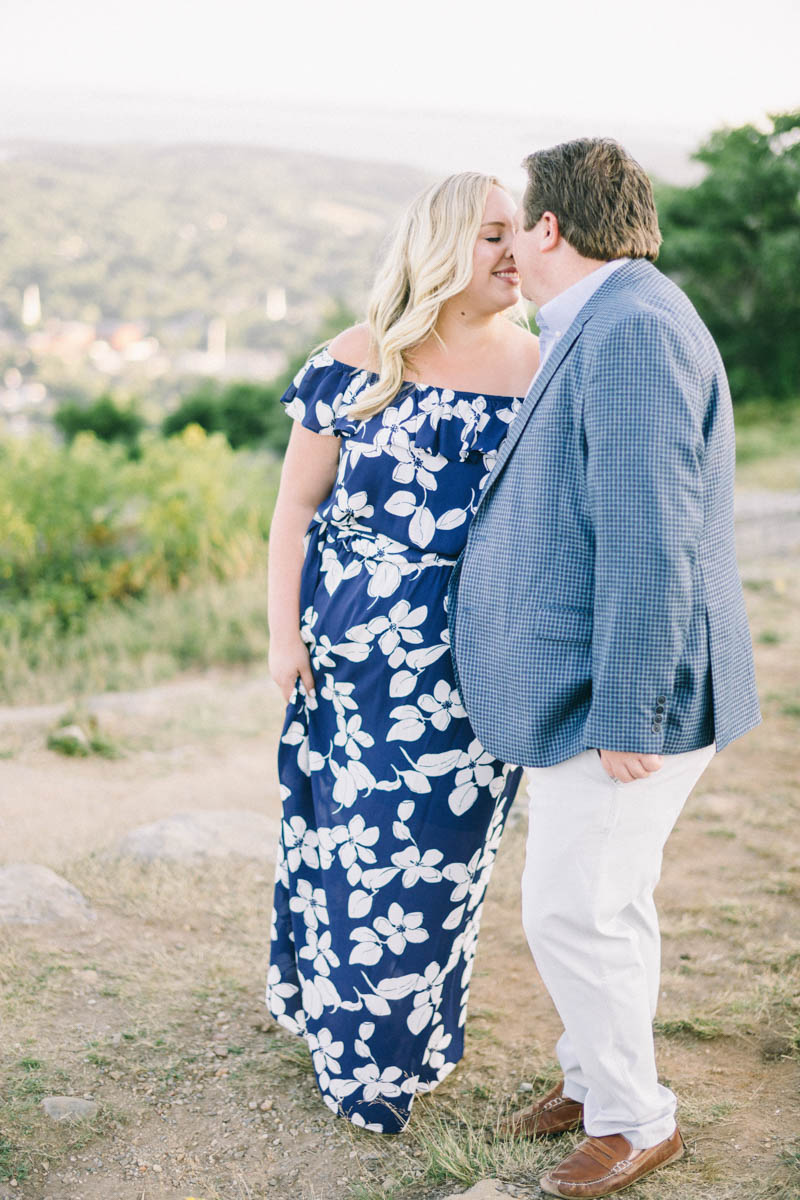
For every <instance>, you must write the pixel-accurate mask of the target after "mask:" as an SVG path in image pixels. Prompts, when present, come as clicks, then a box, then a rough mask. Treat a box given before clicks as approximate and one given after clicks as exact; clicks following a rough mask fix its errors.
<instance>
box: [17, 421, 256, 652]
mask: <svg viewBox="0 0 800 1200" xmlns="http://www.w3.org/2000/svg"><path fill="white" fill-rule="evenodd" d="M276 470H277V468H276V464H275V463H274V461H273V460H272V459H269V458H267V457H266V456H264V455H262V456H258V455H255V454H252V453H248V452H241V451H240V452H238V453H237V452H235V451H233V450H232V449H231V448H230V446H229V445H228V443H227V442H226V440H225V438H224V437H222V436H221V435H220V434H211V435H207V434H206V433H204V432H203V430H201V429H199V428H198V427H197V426H190V427H189V428H188V429H186V430H185V431H184V432H183V433H182V434H180V435H179V436H176V437H174V438H171V439H169V440H168V441H164V440H161V439H158V440H151V441H145V442H144V443H143V444H142V447H141V454H140V456H139V457H138V458H137V459H133V460H132V459H130V458H129V457H128V456H127V454H126V452H125V450H124V449H123V448H122V447H121V446H119V445H114V444H107V443H105V442H102V441H99V440H98V439H97V438H96V437H95V436H94V435H92V434H87V433H81V434H78V435H77V436H76V438H75V439H74V441H73V442H72V443H71V444H69V445H67V446H56V445H54V444H53V443H52V442H50V441H48V440H46V439H44V438H32V439H30V440H27V441H19V440H16V439H5V440H3V439H0V643H2V644H4V645H8V644H10V642H11V641H14V640H19V639H21V640H22V641H35V640H36V638H37V636H38V634H39V633H40V632H41V631H42V630H43V629H46V628H47V629H50V628H53V627H54V626H55V627H56V628H58V629H61V630H62V631H64V632H66V631H68V630H75V629H82V628H84V627H85V624H86V620H87V616H88V614H89V612H90V610H92V609H93V608H95V607H97V606H98V605H103V604H108V603H112V602H119V601H124V600H128V599H130V598H132V597H141V596H144V595H145V594H149V593H166V592H168V591H171V590H175V589H183V588H187V587H190V586H192V585H193V584H199V583H205V582H212V581H215V580H216V581H224V580H233V579H239V578H244V577H246V576H249V575H251V574H252V572H253V571H254V570H256V569H258V568H259V567H260V566H261V564H262V563H263V558H264V546H265V541H266V537H267V533H268V529H269V520H270V516H271V510H272V503H273V497H274V477H275V475H276ZM2 653H3V650H2V648H0V655H2Z"/></svg>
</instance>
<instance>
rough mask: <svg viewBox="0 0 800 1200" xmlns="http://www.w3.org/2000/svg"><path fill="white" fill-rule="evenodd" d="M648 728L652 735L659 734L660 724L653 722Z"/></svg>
mask: <svg viewBox="0 0 800 1200" xmlns="http://www.w3.org/2000/svg"><path fill="white" fill-rule="evenodd" d="M650 728H651V729H652V731H653V733H661V722H660V721H653V724H652V725H651V726H650Z"/></svg>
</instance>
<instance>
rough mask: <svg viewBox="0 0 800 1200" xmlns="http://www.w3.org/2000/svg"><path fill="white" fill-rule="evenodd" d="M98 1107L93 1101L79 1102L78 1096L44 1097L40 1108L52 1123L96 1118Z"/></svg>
mask: <svg viewBox="0 0 800 1200" xmlns="http://www.w3.org/2000/svg"><path fill="white" fill-rule="evenodd" d="M98 1107H99V1106H98V1105H97V1104H95V1102H94V1100H81V1099H80V1098H79V1097H78V1096H45V1098H44V1099H43V1100H42V1108H43V1109H44V1111H45V1112H46V1113H47V1115H48V1117H51V1118H52V1119H53V1120H54V1121H78V1120H83V1119H85V1118H91V1117H96V1116H97V1112H98Z"/></svg>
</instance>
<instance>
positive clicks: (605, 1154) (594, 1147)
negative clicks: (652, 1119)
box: [539, 1129, 684, 1200]
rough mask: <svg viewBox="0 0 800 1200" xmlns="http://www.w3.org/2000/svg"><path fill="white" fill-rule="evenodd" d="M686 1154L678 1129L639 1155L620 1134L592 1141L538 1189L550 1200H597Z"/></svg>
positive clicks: (540, 1184)
mask: <svg viewBox="0 0 800 1200" xmlns="http://www.w3.org/2000/svg"><path fill="white" fill-rule="evenodd" d="M683 1151H684V1145H683V1138H682V1137H681V1135H680V1131H679V1130H677V1129H676V1130H675V1132H674V1133H673V1134H672V1137H668V1138H667V1139H666V1140H665V1141H663V1142H659V1143H658V1145H657V1146H651V1147H650V1148H649V1149H648V1150H640V1151H638V1152H637V1151H635V1150H634V1149H633V1148H632V1146H631V1144H630V1142H629V1141H628V1139H627V1138H626V1137H623V1136H622V1134H621V1133H611V1134H608V1135H607V1136H606V1137H590V1138H587V1139H586V1141H585V1142H581V1144H580V1145H579V1146H576V1148H575V1149H574V1150H573V1151H572V1154H568V1155H567V1157H566V1158H565V1159H564V1160H563V1162H560V1163H559V1164H558V1166H557V1167H553V1169H552V1170H551V1171H548V1172H547V1174H546V1175H543V1176H542V1178H541V1179H540V1180H539V1186H540V1187H541V1189H542V1191H543V1192H547V1194H548V1196H568V1197H576V1196H578V1197H581V1200H594V1197H596V1196H610V1195H611V1193H612V1192H620V1191H622V1189H623V1188H626V1187H628V1185H629V1184H631V1183H636V1181H637V1180H638V1179H641V1178H642V1177H643V1176H644V1175H649V1174H650V1172H651V1171H655V1169H656V1167H664V1166H666V1165H667V1163H671V1162H675V1160H676V1159H678V1158H681V1157H682V1155H683Z"/></svg>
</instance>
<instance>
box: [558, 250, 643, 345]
mask: <svg viewBox="0 0 800 1200" xmlns="http://www.w3.org/2000/svg"><path fill="white" fill-rule="evenodd" d="M630 261H631V260H630V259H629V258H613V259H611V261H610V262H607V263H603V265H602V267H598V268H597V269H596V270H595V271H591V272H590V273H589V274H588V275H585V276H584V277H583V279H579V280H578V282H577V283H573V284H572V286H571V287H568V288H566V290H565V291H563V292H559V294H558V295H557V296H554V297H553V299H552V300H548V301H547V303H546V304H543V305H542V307H541V308H540V309H539V311H538V312H537V314H536V324H537V325H538V326H539V328H540V329H542V330H546V331H547V332H548V333H549V334H552V336H553V337H559V336H560V335H561V334H562V333H566V331H567V329H568V328H569V327H570V325H571V324H572V322H573V321H574V320H575V318H576V317H577V315H578V313H579V312H580V311H581V309H582V308H583V306H584V305H585V304H586V302H587V300H589V298H590V297H591V296H593V295H594V293H595V292H596V291H597V289H598V288H599V287H600V285H601V284H602V283H605V281H606V279H608V277H609V275H613V273H614V271H616V270H617V269H618V268H619V267H621V266H623V264H624V263H626V262H630Z"/></svg>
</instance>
